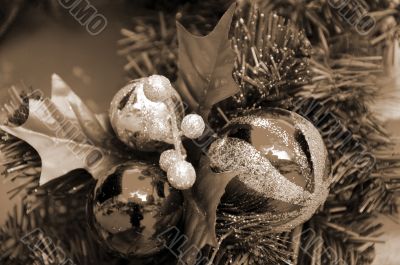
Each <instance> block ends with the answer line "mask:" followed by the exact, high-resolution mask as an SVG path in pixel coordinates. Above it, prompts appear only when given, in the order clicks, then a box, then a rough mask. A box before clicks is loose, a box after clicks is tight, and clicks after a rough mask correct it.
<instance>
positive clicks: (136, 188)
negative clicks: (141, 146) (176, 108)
mask: <svg viewBox="0 0 400 265" xmlns="http://www.w3.org/2000/svg"><path fill="white" fill-rule="evenodd" d="M182 203H183V197H182V195H181V193H180V191H178V190H176V189H174V188H172V187H171V186H170V185H169V183H168V182H167V180H166V178H165V175H164V174H163V172H162V171H161V170H160V169H159V168H158V167H156V166H154V165H151V164H148V163H144V162H137V161H132V162H127V163H124V164H121V165H119V166H116V167H114V168H113V169H111V170H110V172H109V174H107V175H105V176H104V177H103V178H101V179H99V181H98V183H97V185H96V188H95V190H94V194H93V196H92V197H91V199H90V200H89V203H88V215H89V216H90V219H91V225H92V228H94V230H95V232H96V233H97V235H98V238H99V239H100V241H101V242H102V243H103V244H104V245H105V246H106V247H108V248H109V249H110V250H112V251H114V252H116V253H119V254H120V255H122V256H124V257H129V256H135V257H146V256H149V255H153V254H155V253H157V252H159V251H160V250H161V249H162V248H163V246H164V245H167V244H168V243H166V240H167V238H164V237H163V236H161V235H162V234H163V232H165V231H166V230H167V229H168V228H171V227H173V226H175V225H177V223H178V222H179V221H180V219H181V214H182Z"/></svg>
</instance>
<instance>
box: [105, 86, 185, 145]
mask: <svg viewBox="0 0 400 265" xmlns="http://www.w3.org/2000/svg"><path fill="white" fill-rule="evenodd" d="M147 82H148V79H147V78H141V79H137V80H135V81H133V82H131V83H129V84H128V85H127V86H125V87H124V88H122V89H121V90H120V91H118V92H117V94H116V95H115V96H114V98H113V100H112V102H111V106H110V111H109V115H110V121H111V125H112V127H113V129H114V131H115V133H116V135H117V136H118V138H119V139H120V140H121V141H122V142H124V143H125V144H127V145H128V146H130V147H132V148H134V149H137V150H140V151H162V150H165V149H167V148H168V147H170V146H171V145H172V144H173V137H172V125H171V119H172V118H173V117H172V116H175V117H176V119H177V122H178V123H179V122H181V121H182V118H183V116H184V109H183V104H182V101H181V98H180V97H179V94H178V93H177V92H176V91H175V90H174V89H172V88H171V93H172V94H171V96H170V100H171V101H172V105H173V108H172V109H173V111H174V114H175V115H171V113H170V111H169V109H168V107H167V104H166V103H165V102H153V101H151V100H149V99H148V98H147V97H146V96H145V94H144V91H143V88H144V85H145V84H146V83H147Z"/></svg>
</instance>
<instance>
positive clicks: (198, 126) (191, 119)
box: [181, 114, 206, 139]
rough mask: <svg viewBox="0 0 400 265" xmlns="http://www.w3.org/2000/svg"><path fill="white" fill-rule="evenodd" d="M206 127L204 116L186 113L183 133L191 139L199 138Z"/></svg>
mask: <svg viewBox="0 0 400 265" xmlns="http://www.w3.org/2000/svg"><path fill="white" fill-rule="evenodd" d="M205 127H206V125H205V123H204V120H203V118H202V117H201V116H200V115H197V114H189V115H186V116H185V117H184V118H183V120H182V124H181V130H182V133H183V134H184V135H185V136H186V137H188V138H190V139H196V138H199V137H200V136H201V135H202V134H203V132H204V129H205Z"/></svg>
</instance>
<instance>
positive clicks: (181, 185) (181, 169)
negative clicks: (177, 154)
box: [167, 160, 196, 190]
mask: <svg viewBox="0 0 400 265" xmlns="http://www.w3.org/2000/svg"><path fill="white" fill-rule="evenodd" d="M167 178H168V181H169V183H170V184H171V186H172V187H174V188H176V189H178V190H186V189H189V188H191V187H192V186H193V184H194V183H195V181H196V171H195V170H194V168H193V166H192V164H190V163H189V162H187V161H184V160H183V161H178V162H177V163H175V164H174V165H172V166H170V167H169V169H168V172H167Z"/></svg>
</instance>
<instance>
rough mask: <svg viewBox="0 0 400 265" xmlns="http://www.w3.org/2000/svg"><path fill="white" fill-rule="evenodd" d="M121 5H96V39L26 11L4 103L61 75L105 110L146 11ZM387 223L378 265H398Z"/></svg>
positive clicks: (5, 44)
mask: <svg viewBox="0 0 400 265" xmlns="http://www.w3.org/2000/svg"><path fill="white" fill-rule="evenodd" d="M120 2H121V1H104V0H100V1H95V2H93V4H94V5H95V7H96V8H97V9H98V11H99V13H101V14H103V15H104V16H105V17H106V18H107V21H108V24H107V27H106V28H105V30H104V31H103V32H102V33H101V34H99V35H97V36H92V35H90V34H88V32H87V31H86V29H85V27H82V26H81V25H80V24H79V23H78V22H77V21H76V20H75V19H74V18H73V17H72V16H71V15H70V14H69V13H68V11H66V10H62V9H61V11H60V10H59V13H58V14H54V13H51V14H50V12H49V14H45V13H43V10H42V9H40V8H38V7H31V8H30V9H29V10H26V11H25V12H24V15H23V16H22V17H21V18H20V19H19V20H18V21H17V22H16V23H15V24H14V25H13V26H12V28H11V30H10V31H9V32H7V34H6V36H4V37H3V38H2V39H0V104H3V103H4V102H5V101H6V100H7V97H8V92H7V91H8V89H9V88H10V87H11V86H12V85H15V86H17V87H21V88H29V87H33V88H34V89H40V90H42V91H43V92H44V93H45V94H46V95H49V91H50V77H51V74H52V73H57V74H59V75H60V76H61V77H62V78H63V79H64V80H65V81H66V82H67V83H68V84H69V85H70V86H71V87H72V88H73V89H74V90H75V91H76V92H77V94H78V95H79V96H80V97H81V98H82V99H83V100H84V101H85V102H87V103H88V105H89V106H90V107H91V108H92V109H93V110H94V111H97V112H101V111H106V110H107V109H108V105H109V102H110V100H111V99H112V97H113V95H114V94H115V93H116V92H117V91H118V90H119V88H121V87H122V86H123V85H124V84H125V83H126V81H127V79H126V76H125V73H124V71H123V66H124V64H125V63H126V62H125V61H126V59H125V58H124V57H122V56H118V55H117V41H118V39H120V38H121V35H120V30H121V28H123V27H129V26H130V21H131V18H132V17H134V16H137V15H142V14H143V12H144V10H143V9H138V8H136V7H134V6H133V5H132V6H130V8H126V5H121V3H120ZM398 58H399V56H397V58H396V65H397V67H396V68H395V69H394V73H393V76H392V77H391V78H389V79H388V85H387V91H382V94H387V93H390V94H391V95H396V96H397V95H398V94H400V92H399V91H398V90H400V86H399V83H400V82H399V81H398V80H397V79H395V78H396V76H397V75H400V68H399V67H398V66H399V65H400V63H399V59H398ZM396 87H397V88H396ZM376 109H377V111H380V112H381V113H382V114H385V115H384V116H385V119H386V125H387V126H386V127H387V129H388V130H389V131H390V132H392V133H393V134H394V135H395V136H396V137H400V133H399V132H400V108H399V106H398V105H395V106H387V105H385V104H384V103H383V101H382V102H380V101H378V103H377V106H376ZM397 150H400V146H399V147H397ZM0 159H1V158H0ZM60 163H62V161H60ZM15 185H16V183H7V182H2V183H1V185H0V225H1V224H2V223H3V222H4V220H5V218H6V216H7V213H8V212H9V211H10V210H12V207H13V206H14V205H15V203H18V198H14V199H12V200H11V199H9V196H8V195H7V190H9V189H10V188H12V187H13V186H15ZM383 221H384V223H385V228H384V230H385V231H386V232H387V233H386V234H385V235H383V236H382V239H384V240H386V241H387V242H386V244H379V245H378V246H377V253H379V255H378V257H377V259H376V261H375V264H376V265H398V264H399V259H398V255H399V254H398V253H399V251H400V225H399V224H398V223H396V222H397V221H398V220H397V221H396V220H389V219H387V218H384V219H383Z"/></svg>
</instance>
